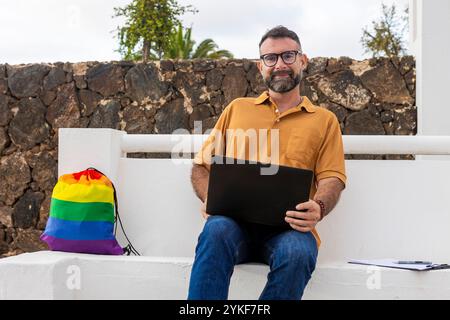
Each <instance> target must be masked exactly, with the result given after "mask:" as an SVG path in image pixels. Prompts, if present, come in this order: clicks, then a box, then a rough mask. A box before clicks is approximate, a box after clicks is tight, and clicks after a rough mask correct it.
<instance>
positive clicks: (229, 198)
mask: <svg viewBox="0 0 450 320" xmlns="http://www.w3.org/2000/svg"><path fill="white" fill-rule="evenodd" d="M269 167H270V164H262V163H259V162H250V161H248V160H246V161H244V160H236V159H233V158H226V157H222V156H215V157H214V158H213V162H212V164H211V169H210V175H209V184H208V200H207V203H206V212H207V213H208V214H210V215H223V216H228V217H230V218H233V219H236V220H240V221H244V222H250V223H257V224H263V225H268V226H274V227H281V228H286V229H290V228H291V227H290V225H289V224H288V223H287V222H286V221H285V220H284V218H285V217H286V211H289V210H296V209H295V207H296V206H297V205H298V204H299V203H303V202H307V201H309V192H310V189H311V184H312V179H313V172H312V171H311V170H306V169H298V168H292V167H287V166H276V167H275V169H277V171H276V174H273V175H263V174H261V173H262V172H264V170H266V171H267V170H268V168H269ZM264 168H265V169H264ZM270 168H272V169H273V167H270ZM272 169H271V170H272ZM262 170H263V171H262Z"/></svg>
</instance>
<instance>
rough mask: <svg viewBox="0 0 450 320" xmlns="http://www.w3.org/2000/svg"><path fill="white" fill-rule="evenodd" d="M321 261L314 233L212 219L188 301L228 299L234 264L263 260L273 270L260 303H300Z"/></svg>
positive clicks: (201, 239) (197, 258)
mask: <svg viewBox="0 0 450 320" xmlns="http://www.w3.org/2000/svg"><path fill="white" fill-rule="evenodd" d="M316 260H317V243H316V240H315V238H314V236H313V235H312V233H310V232H308V233H302V232H298V231H295V230H283V229H279V228H274V227H269V226H264V225H258V224H250V223H241V222H239V223H238V222H236V221H235V220H233V219H231V218H228V217H224V216H210V217H209V218H208V220H207V221H206V223H205V226H204V228H203V231H202V233H201V234H200V236H199V239H198V244H197V248H196V250H195V260H194V264H193V266H192V272H191V278H190V284H189V293H188V299H189V300H225V299H227V298H228V289H229V286H230V279H231V275H232V274H233V269H234V266H235V265H237V264H241V263H245V262H262V263H266V264H268V265H269V266H270V272H269V275H268V277H267V283H266V286H265V288H264V290H263V292H262V293H261V296H260V297H259V299H261V300H300V299H301V297H302V295H303V291H304V289H305V287H306V285H307V283H308V281H309V279H310V278H311V275H312V273H313V271H314V269H315V266H316Z"/></svg>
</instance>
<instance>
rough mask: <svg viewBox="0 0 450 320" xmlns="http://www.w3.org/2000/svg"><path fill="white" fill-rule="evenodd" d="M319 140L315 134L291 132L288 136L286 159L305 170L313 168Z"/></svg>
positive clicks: (303, 131) (302, 131)
mask: <svg viewBox="0 0 450 320" xmlns="http://www.w3.org/2000/svg"><path fill="white" fill-rule="evenodd" d="M320 141H321V138H320V136H319V134H317V133H315V132H310V133H309V132H307V131H306V132H305V130H301V132H299V131H296V130H293V131H292V132H291V135H290V136H289V140H288V145H287V149H286V157H287V158H288V159H291V160H294V161H296V162H298V163H299V164H300V165H302V166H304V167H307V168H314V162H315V161H316V159H317V152H318V150H319V146H320Z"/></svg>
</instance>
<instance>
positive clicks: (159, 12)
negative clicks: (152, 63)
mask: <svg viewBox="0 0 450 320" xmlns="http://www.w3.org/2000/svg"><path fill="white" fill-rule="evenodd" d="M114 11H115V14H114V16H115V17H120V16H123V17H125V18H126V22H125V26H123V27H118V28H117V33H118V38H119V50H118V51H119V52H120V54H121V55H122V57H123V58H124V59H129V60H143V61H144V62H146V61H147V60H148V59H149V58H150V59H161V57H162V56H163V53H164V52H165V51H166V50H167V48H168V46H169V41H170V40H169V39H170V36H171V34H172V33H173V32H174V29H175V27H176V25H178V24H179V23H180V20H179V17H180V16H181V15H183V14H184V13H186V12H193V13H195V12H196V10H195V9H194V8H193V7H192V6H180V5H179V4H178V2H177V1H176V0H133V1H132V2H131V3H130V4H129V5H127V6H125V7H123V8H114Z"/></svg>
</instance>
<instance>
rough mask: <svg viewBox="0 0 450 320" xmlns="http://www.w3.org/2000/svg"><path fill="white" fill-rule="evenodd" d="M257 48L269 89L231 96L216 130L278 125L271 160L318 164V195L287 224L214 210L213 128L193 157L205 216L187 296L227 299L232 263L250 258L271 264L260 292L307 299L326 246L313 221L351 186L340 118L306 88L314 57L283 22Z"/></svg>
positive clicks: (240, 154) (243, 151)
mask: <svg viewBox="0 0 450 320" xmlns="http://www.w3.org/2000/svg"><path fill="white" fill-rule="evenodd" d="M259 50H260V54H261V60H260V61H258V68H259V70H260V72H261V74H262V76H263V79H264V81H265V83H266V85H267V87H268V88H269V90H268V92H264V93H263V94H262V95H261V96H259V97H258V98H240V99H236V100H234V101H233V102H231V103H230V104H229V105H228V106H227V107H226V108H225V110H224V112H223V113H222V115H221V117H220V118H219V120H218V122H217V124H216V126H215V128H214V130H216V131H218V132H221V133H222V134H223V136H225V131H226V130H228V129H243V130H248V129H251V128H257V129H267V130H278V133H279V141H278V149H279V150H278V159H272V160H273V161H274V162H277V163H279V164H280V165H284V166H291V167H297V168H305V169H310V170H313V172H314V183H313V185H312V187H311V192H310V199H312V200H310V201H308V202H306V203H300V204H298V206H297V207H296V209H297V210H298V211H288V212H287V213H286V218H285V220H286V222H288V223H289V224H290V226H291V227H292V230H288V231H280V230H279V229H276V228H273V227H269V226H263V225H256V224H250V223H238V222H236V221H234V220H233V219H231V218H229V217H224V216H216V215H215V216H208V214H206V212H205V211H206V196H207V189H208V188H207V187H208V177H209V168H210V167H209V163H210V162H208V160H210V159H211V156H212V154H211V151H210V150H211V148H207V147H208V146H210V145H211V144H212V143H213V142H214V139H215V137H216V136H215V135H213V134H211V135H210V136H209V138H208V139H207V141H206V142H205V144H204V145H203V148H202V150H201V151H200V152H199V153H198V154H197V155H196V157H195V160H194V167H193V169H192V176H191V179H192V184H193V187H194V190H195V192H196V194H197V196H198V197H199V198H200V199H201V200H202V201H203V206H202V209H201V210H202V214H203V217H204V218H205V219H206V223H205V226H204V229H203V231H202V233H201V234H200V236H199V240H198V244H197V248H196V255H195V261H194V264H193V267H192V273H191V279H190V286H189V294H188V299H227V297H228V288H229V284H230V278H231V275H232V273H233V269H234V266H235V265H236V264H240V263H244V262H249V261H260V262H263V263H266V264H268V265H269V266H270V273H269V275H268V279H267V283H266V286H265V288H264V290H263V292H262V293H261V296H260V299H270V300H273V299H301V297H302V295H303V291H304V288H305V287H306V285H307V283H308V281H309V279H310V278H311V275H312V273H313V271H314V269H315V265H316V259H317V252H318V247H319V245H320V238H319V235H318V234H317V231H316V229H315V227H316V225H317V223H318V222H319V221H321V220H322V219H323V218H324V217H325V216H326V215H327V214H329V213H330V212H331V210H332V209H333V208H334V207H335V205H336V203H337V202H338V200H339V197H340V193H341V191H342V190H344V188H345V183H346V176H345V165H344V153H343V145H342V136H341V131H340V126H339V122H338V120H337V118H336V116H335V115H334V114H333V113H332V112H330V111H328V110H326V109H323V108H319V107H316V106H314V105H313V104H312V103H311V102H310V101H309V99H308V98H307V97H305V96H301V94H300V81H301V79H302V75H303V70H305V68H306V66H307V63H308V58H307V56H306V55H305V54H303V53H302V48H301V44H300V40H299V38H298V36H297V35H296V34H295V33H294V32H293V31H290V30H288V29H287V28H285V27H283V26H278V27H275V28H273V29H272V30H269V31H268V32H267V33H266V34H265V35H264V36H263V37H262V39H261V42H260V44H259ZM227 137H228V136H227ZM229 140H233V139H228V140H227V139H225V142H224V146H223V147H224V152H225V154H226V156H229V155H230V154H232V156H233V157H234V158H241V159H242V158H245V159H247V158H248V157H250V156H252V155H250V154H249V151H248V149H247V148H245V147H243V148H242V147H241V146H236V145H234V144H233V143H235V141H229ZM241 143H242V141H241ZM207 150H209V151H207ZM236 153H237V154H236ZM216 154H217V153H216ZM305 210H306V211H305Z"/></svg>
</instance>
